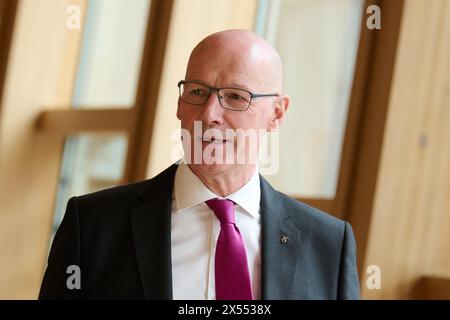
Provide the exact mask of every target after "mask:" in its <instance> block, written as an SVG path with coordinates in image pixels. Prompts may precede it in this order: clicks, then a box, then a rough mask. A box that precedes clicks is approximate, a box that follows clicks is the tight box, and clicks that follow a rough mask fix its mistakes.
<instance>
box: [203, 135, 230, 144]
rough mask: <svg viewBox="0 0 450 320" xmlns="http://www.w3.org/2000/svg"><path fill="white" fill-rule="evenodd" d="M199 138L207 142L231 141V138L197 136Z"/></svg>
mask: <svg viewBox="0 0 450 320" xmlns="http://www.w3.org/2000/svg"><path fill="white" fill-rule="evenodd" d="M197 140H201V141H202V142H206V143H226V142H230V141H229V140H226V139H216V138H215V137H205V136H204V137H199V138H197Z"/></svg>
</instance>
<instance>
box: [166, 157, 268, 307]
mask: <svg viewBox="0 0 450 320" xmlns="http://www.w3.org/2000/svg"><path fill="white" fill-rule="evenodd" d="M259 183H260V181H259V171H258V170H255V173H254V174H253V176H252V178H251V179H250V180H249V181H248V182H247V183H246V184H245V185H244V186H243V187H241V188H240V189H239V190H237V191H236V192H234V193H232V194H230V195H229V196H227V197H226V199H230V200H233V201H234V202H235V203H236V204H237V205H236V206H235V214H236V225H237V227H238V228H239V230H240V233H241V235H242V238H243V240H244V245H245V248H246V252H247V261H248V266H249V273H250V280H251V285H252V293H253V299H260V297H261V245H260V243H261V239H260V233H261V228H260V212H259V200H260V198H261V190H260V185H259ZM213 198H219V199H223V197H220V196H218V195H216V194H214V193H213V192H212V191H211V190H209V189H208V188H207V187H206V186H205V185H204V184H203V182H202V181H201V180H200V179H199V178H198V177H197V176H196V175H195V174H194V173H193V172H192V171H191V169H190V168H189V167H188V166H187V165H186V164H184V163H183V162H181V163H180V164H179V166H178V168H177V172H176V174H175V182H174V192H173V196H172V235H171V237H172V284H173V299H175V300H180V299H187V300H214V299H215V280H214V256H215V250H216V243H217V239H218V237H219V233H220V222H219V220H218V219H217V217H216V216H215V214H214V212H213V211H212V210H211V209H210V208H209V207H208V206H207V205H206V203H205V201H207V200H209V199H213Z"/></svg>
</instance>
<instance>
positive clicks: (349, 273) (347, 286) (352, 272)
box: [337, 222, 359, 300]
mask: <svg viewBox="0 0 450 320" xmlns="http://www.w3.org/2000/svg"><path fill="white" fill-rule="evenodd" d="M337 298H338V300H357V299H359V280H358V270H357V267H356V243H355V237H354V236H353V231H352V227H351V225H350V224H349V223H348V222H345V228H344V240H343V244H342V253H341V262H340V268H339V287H338V297H337Z"/></svg>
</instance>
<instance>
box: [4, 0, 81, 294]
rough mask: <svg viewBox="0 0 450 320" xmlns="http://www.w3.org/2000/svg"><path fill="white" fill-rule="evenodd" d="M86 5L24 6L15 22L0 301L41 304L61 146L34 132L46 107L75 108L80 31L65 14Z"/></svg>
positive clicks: (47, 0) (39, 1)
mask: <svg viewBox="0 0 450 320" xmlns="http://www.w3.org/2000/svg"><path fill="white" fill-rule="evenodd" d="M71 4H78V5H79V6H80V9H81V11H82V12H84V11H83V10H84V8H85V7H86V0H77V1H73V0H70V1H69V0H64V1H54V0H22V1H19V5H18V8H17V10H18V11H17V16H16V20H15V26H14V33H13V38H12V44H11V52H10V55H9V61H8V72H7V74H6V77H5V87H4V90H3V100H2V117H1V119H0V120H1V125H0V128H1V131H0V177H1V179H0V204H1V209H0V252H1V256H0V299H17V298H19V299H32V298H36V297H37V294H38V290H39V287H40V283H41V280H42V275H43V271H44V267H45V265H46V259H47V253H48V242H49V235H50V229H51V223H52V220H53V210H54V208H53V205H54V200H55V194H56V188H57V184H58V177H59V165H60V158H61V152H62V146H63V138H62V136H59V135H54V134H51V133H43V132H37V131H36V130H35V121H36V118H37V116H38V115H39V112H40V109H41V106H42V105H54V106H61V107H62V108H63V107H64V106H66V107H67V106H69V105H70V99H71V96H72V87H73V81H74V78H75V70H76V64H77V60H78V51H79V50H78V49H79V44H80V39H81V30H69V29H67V28H66V19H67V16H68V15H67V14H66V8H67V6H68V5H71Z"/></svg>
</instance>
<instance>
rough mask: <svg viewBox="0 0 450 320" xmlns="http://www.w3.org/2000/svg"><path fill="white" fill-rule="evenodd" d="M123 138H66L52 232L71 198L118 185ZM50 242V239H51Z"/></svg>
mask: <svg viewBox="0 0 450 320" xmlns="http://www.w3.org/2000/svg"><path fill="white" fill-rule="evenodd" d="M127 143H128V142H127V138H126V136H125V135H111V134H108V135H106V134H104V135H101V134H95V135H94V134H81V135H76V136H69V137H67V138H66V142H65V146H64V154H63V162H62V167H61V173H60V179H59V186H58V194H57V200H56V207H55V220H54V223H53V233H54V232H56V229H57V228H58V226H59V224H60V222H61V220H62V218H63V216H64V212H65V209H66V205H67V201H68V200H69V199H70V198H71V197H72V196H78V195H83V194H86V193H90V192H94V191H98V190H101V189H105V188H109V187H112V186H115V185H118V184H119V183H120V181H121V178H122V175H123V170H124V164H125V158H126V152H127ZM52 238H53V237H52Z"/></svg>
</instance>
